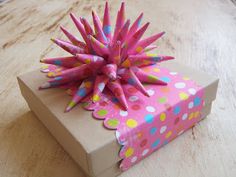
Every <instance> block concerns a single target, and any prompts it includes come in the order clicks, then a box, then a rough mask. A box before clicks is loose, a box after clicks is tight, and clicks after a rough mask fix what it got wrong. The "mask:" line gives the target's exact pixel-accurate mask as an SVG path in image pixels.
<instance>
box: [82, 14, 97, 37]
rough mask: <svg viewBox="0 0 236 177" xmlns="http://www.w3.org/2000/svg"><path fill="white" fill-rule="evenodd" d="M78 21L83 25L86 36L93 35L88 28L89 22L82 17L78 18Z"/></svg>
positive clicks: (91, 30) (90, 28)
mask: <svg viewBox="0 0 236 177" xmlns="http://www.w3.org/2000/svg"><path fill="white" fill-rule="evenodd" d="M80 21H81V22H82V23H83V25H84V29H85V32H86V34H87V35H94V32H93V29H92V27H91V26H90V24H89V22H88V21H87V20H86V19H85V18H83V17H80Z"/></svg>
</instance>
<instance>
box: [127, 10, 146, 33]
mask: <svg viewBox="0 0 236 177" xmlns="http://www.w3.org/2000/svg"><path fill="white" fill-rule="evenodd" d="M142 18H143V13H141V14H140V15H139V16H138V18H137V19H136V20H135V22H134V23H133V25H132V26H131V27H130V30H129V32H128V35H127V38H130V37H132V36H133V35H134V33H136V31H137V29H138V28H139V27H140V25H141V21H142Z"/></svg>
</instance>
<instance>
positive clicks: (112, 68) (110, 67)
mask: <svg viewBox="0 0 236 177" xmlns="http://www.w3.org/2000/svg"><path fill="white" fill-rule="evenodd" d="M102 72H103V73H104V74H105V75H106V76H107V77H109V78H110V79H111V80H115V79H116V72H117V65H116V64H107V65H105V66H104V67H103V68H102Z"/></svg>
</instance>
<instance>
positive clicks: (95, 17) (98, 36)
mask: <svg viewBox="0 0 236 177" xmlns="http://www.w3.org/2000/svg"><path fill="white" fill-rule="evenodd" d="M92 16H93V24H94V29H95V36H96V39H97V40H98V41H99V42H101V43H103V44H107V43H108V41H107V37H106V36H105V34H104V32H103V30H102V24H101V20H100V18H99V17H98V15H97V14H96V13H95V12H94V11H92Z"/></svg>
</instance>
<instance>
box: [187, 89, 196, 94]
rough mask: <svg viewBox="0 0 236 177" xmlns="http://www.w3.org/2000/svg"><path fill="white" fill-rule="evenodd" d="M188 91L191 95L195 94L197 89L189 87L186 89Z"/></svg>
mask: <svg viewBox="0 0 236 177" xmlns="http://www.w3.org/2000/svg"><path fill="white" fill-rule="evenodd" d="M188 92H189V93H190V94H191V95H195V94H196V92H197V91H196V90H195V89H194V88H190V89H188Z"/></svg>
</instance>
